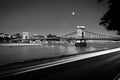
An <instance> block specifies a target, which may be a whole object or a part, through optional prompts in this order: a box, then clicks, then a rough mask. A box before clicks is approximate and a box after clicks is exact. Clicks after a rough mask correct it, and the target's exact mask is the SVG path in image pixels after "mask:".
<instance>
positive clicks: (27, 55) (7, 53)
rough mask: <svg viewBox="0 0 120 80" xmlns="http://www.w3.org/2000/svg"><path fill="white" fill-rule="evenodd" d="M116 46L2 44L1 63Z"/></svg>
mask: <svg viewBox="0 0 120 80" xmlns="http://www.w3.org/2000/svg"><path fill="white" fill-rule="evenodd" d="M116 46H118V47H119V46H120V44H118V43H116V44H114V45H113V43H107V44H105V43H104V44H87V46H86V47H75V46H74V45H73V44H41V45H36V46H35V45H30V46H20V47H11V48H9V47H3V46H0V64H2V63H9V62H17V61H23V60H29V59H36V58H46V57H55V56H61V55H71V54H83V53H86V52H91V51H96V50H101V49H108V48H111V47H116Z"/></svg>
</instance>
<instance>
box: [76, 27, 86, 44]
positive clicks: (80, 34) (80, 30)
mask: <svg viewBox="0 0 120 80" xmlns="http://www.w3.org/2000/svg"><path fill="white" fill-rule="evenodd" d="M76 38H80V40H76V43H75V46H86V40H85V39H84V38H85V26H77V34H76Z"/></svg>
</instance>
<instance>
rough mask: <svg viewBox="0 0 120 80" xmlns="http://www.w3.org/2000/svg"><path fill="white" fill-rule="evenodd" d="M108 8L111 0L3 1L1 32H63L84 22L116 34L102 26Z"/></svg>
mask: <svg viewBox="0 0 120 80" xmlns="http://www.w3.org/2000/svg"><path fill="white" fill-rule="evenodd" d="M107 10H108V5H107V3H106V2H102V3H97V0H1V1H0V33H1V32H3V33H8V34H13V33H22V32H29V33H30V34H45V35H46V34H49V33H51V34H56V35H62V34H66V33H69V32H73V31H75V30H76V26H77V25H80V26H81V25H84V26H85V27H86V30H88V31H92V32H97V33H102V34H108V35H115V32H108V31H106V30H105V29H104V27H102V26H100V25H99V22H100V18H101V17H102V16H103V14H104V13H105V12H106V11H107ZM72 12H74V13H75V15H72Z"/></svg>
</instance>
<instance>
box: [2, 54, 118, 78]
mask: <svg viewBox="0 0 120 80" xmlns="http://www.w3.org/2000/svg"><path fill="white" fill-rule="evenodd" d="M119 72H120V52H115V53H112V54H107V55H102V56H99V57H94V58H89V59H84V60H80V61H76V62H71V63H67V64H62V65H59V66H54V67H49V68H45V69H42V70H36V71H32V72H27V73H22V74H19V75H15V76H10V77H6V78H2V79H0V80H114V78H115V77H116V76H117V74H118V73H119Z"/></svg>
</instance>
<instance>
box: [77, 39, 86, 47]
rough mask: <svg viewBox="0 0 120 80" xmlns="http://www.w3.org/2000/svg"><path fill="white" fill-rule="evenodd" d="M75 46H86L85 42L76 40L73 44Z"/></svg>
mask: <svg viewBox="0 0 120 80" xmlns="http://www.w3.org/2000/svg"><path fill="white" fill-rule="evenodd" d="M75 46H80V47H86V46H87V43H86V40H77V41H76V42H75Z"/></svg>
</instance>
